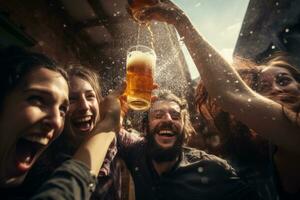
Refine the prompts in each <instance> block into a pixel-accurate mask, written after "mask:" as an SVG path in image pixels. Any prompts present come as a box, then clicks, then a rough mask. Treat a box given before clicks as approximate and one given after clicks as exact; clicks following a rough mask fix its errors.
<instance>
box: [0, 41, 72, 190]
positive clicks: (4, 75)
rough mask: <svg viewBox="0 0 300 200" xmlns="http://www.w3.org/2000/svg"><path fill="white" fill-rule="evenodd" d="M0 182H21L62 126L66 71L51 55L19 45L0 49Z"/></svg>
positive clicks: (15, 184)
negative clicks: (30, 50) (35, 51)
mask: <svg viewBox="0 0 300 200" xmlns="http://www.w3.org/2000/svg"><path fill="white" fill-rule="evenodd" d="M0 66H1V73H0V76H1V77H0V90H1V97H0V110H1V113H0V132H1V134H0V141H1V145H0V160H1V161H0V185H1V188H7V187H15V186H17V185H19V184H21V183H22V182H23V180H24V178H25V176H26V175H27V173H28V171H29V170H30V169H31V167H32V166H33V164H34V163H35V161H36V160H37V158H38V157H39V156H40V155H41V153H42V152H43V151H44V150H45V149H46V148H47V147H48V146H49V145H50V143H51V142H52V141H53V140H55V139H56V138H57V137H58V135H60V133H61V132H62V130H63V127H64V121H65V115H66V113H67V110H68V105H69V100H68V94H69V88H68V81H67V76H66V73H65V72H64V70H63V69H61V68H60V67H58V66H57V65H56V64H55V63H54V62H53V61H52V60H51V59H49V58H47V57H46V56H44V55H42V54H38V53H32V52H29V51H25V50H24V49H21V48H19V47H8V48H4V49H1V51H0Z"/></svg>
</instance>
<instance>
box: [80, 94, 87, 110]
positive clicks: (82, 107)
mask: <svg viewBox="0 0 300 200" xmlns="http://www.w3.org/2000/svg"><path fill="white" fill-rule="evenodd" d="M78 109H79V110H84V111H85V110H88V109H89V104H88V101H87V99H86V98H85V97H81V98H80V99H79V102H78Z"/></svg>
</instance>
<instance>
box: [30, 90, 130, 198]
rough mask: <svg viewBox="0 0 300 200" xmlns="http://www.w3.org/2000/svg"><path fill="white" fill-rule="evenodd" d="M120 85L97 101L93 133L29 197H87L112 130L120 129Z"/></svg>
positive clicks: (101, 162)
mask: <svg viewBox="0 0 300 200" xmlns="http://www.w3.org/2000/svg"><path fill="white" fill-rule="evenodd" d="M124 88H125V87H123V88H122V89H120V90H118V91H115V92H113V93H111V94H110V95H108V96H107V97H106V98H105V99H104V101H103V102H102V103H101V121H100V122H99V124H97V127H96V128H95V130H94V131H93V133H92V134H90V135H88V136H87V137H86V138H85V140H84V142H83V143H82V144H81V145H80V147H79V148H78V150H77V152H76V153H75V155H74V156H73V158H72V159H70V160H68V161H66V162H64V163H63V164H62V166H60V167H59V168H58V169H57V170H55V172H54V174H53V176H52V177H51V178H50V179H49V180H48V181H47V182H46V183H45V184H44V185H43V186H42V187H41V189H40V190H39V191H38V193H37V194H36V195H35V196H34V197H33V198H32V199H33V200H38V199H55V200H57V199H78V200H80V199H90V197H91V194H92V192H93V190H94V189H95V186H96V177H97V175H98V173H99V171H100V168H101V166H102V164H103V161H104V158H105V155H106V153H107V150H108V148H109V145H110V144H111V142H112V141H113V140H114V139H115V132H118V131H119V129H120V124H119V120H120V102H119V99H118V97H119V95H120V94H122V93H123V91H124Z"/></svg>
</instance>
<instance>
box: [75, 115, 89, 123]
mask: <svg viewBox="0 0 300 200" xmlns="http://www.w3.org/2000/svg"><path fill="white" fill-rule="evenodd" d="M91 119H92V117H91V116H88V117H83V118H80V119H76V122H77V123H78V122H79V123H83V122H88V121H90V120H91Z"/></svg>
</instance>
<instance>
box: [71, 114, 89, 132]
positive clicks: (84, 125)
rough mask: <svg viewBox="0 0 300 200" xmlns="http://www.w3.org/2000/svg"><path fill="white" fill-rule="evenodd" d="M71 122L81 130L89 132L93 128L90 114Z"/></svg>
mask: <svg viewBox="0 0 300 200" xmlns="http://www.w3.org/2000/svg"><path fill="white" fill-rule="evenodd" d="M72 124H73V126H74V127H75V128H76V129H78V130H79V131H81V132H90V131H91V129H92V128H93V120H92V116H86V117H80V118H76V119H74V120H72Z"/></svg>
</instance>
